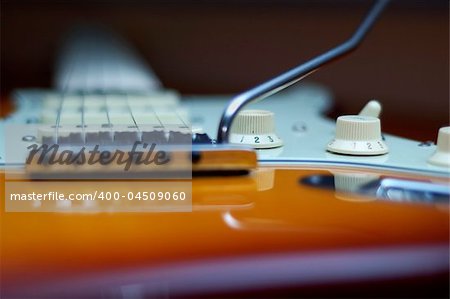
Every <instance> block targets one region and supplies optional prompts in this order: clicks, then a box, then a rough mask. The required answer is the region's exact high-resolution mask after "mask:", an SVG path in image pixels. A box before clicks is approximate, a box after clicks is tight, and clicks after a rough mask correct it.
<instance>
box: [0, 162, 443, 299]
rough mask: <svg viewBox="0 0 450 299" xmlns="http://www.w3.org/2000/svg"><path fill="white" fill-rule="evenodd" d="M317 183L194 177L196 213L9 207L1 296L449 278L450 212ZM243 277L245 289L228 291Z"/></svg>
mask: <svg viewBox="0 0 450 299" xmlns="http://www.w3.org/2000/svg"><path fill="white" fill-rule="evenodd" d="M372 173H373V172H372ZM317 174H322V175H328V174H330V172H329V171H324V170H319V169H300V168H292V169H287V168H286V169H274V168H265V169H260V170H258V171H257V172H255V173H253V174H252V175H251V176H238V177H201V178H194V179H193V181H192V188H193V210H192V212H177V213H175V212H165V213H5V212H4V210H3V207H4V204H2V215H1V219H2V220H1V221H2V244H1V252H2V274H3V275H2V287H4V290H5V293H6V294H7V295H8V294H9V295H11V294H22V295H23V294H34V295H36V294H39V293H40V292H42V293H43V294H46V293H45V292H46V290H47V292H49V289H51V292H58V290H59V291H60V292H62V294H64V292H66V295H67V292H69V294H72V293H71V292H72V291H74V290H78V291H80V290H81V291H80V292H81V294H83V295H86V294H92V293H90V292H94V293H95V292H99V285H101V286H102V287H101V290H102V292H104V291H105V290H110V289H111V288H115V287H117V286H128V285H133V284H138V285H139V284H143V285H145V286H149V285H153V286H154V285H155V284H156V285H158V286H159V285H161V284H163V285H164V286H166V287H167V288H169V286H172V287H171V289H170V293H171V294H177V292H178V294H180V293H179V292H182V293H183V292H184V291H186V288H187V286H186V285H185V284H180V281H184V280H183V279H181V276H183V275H184V276H183V277H186V279H188V281H190V283H189V284H188V286H189V287H190V288H189V291H190V292H193V293H194V294H203V293H205V292H213V293H214V292H218V291H219V292H220V291H223V288H225V287H226V290H228V291H230V290H231V291H233V290H234V291H239V290H243V289H244V290H245V289H246V288H256V289H258V288H260V287H261V286H264V285H266V284H267V283H269V284H270V283H275V284H278V286H283V285H286V284H288V285H289V284H292V283H294V284H296V285H310V284H313V285H314V284H317V283H327V282H339V281H342V280H344V281H345V280H348V279H350V280H353V281H354V280H355V279H356V281H358V279H359V278H358V277H363V279H380V278H383V279H386V278H396V277H403V276H407V277H408V276H411V275H413V276H415V275H417V276H421V275H427V274H435V273H442V272H444V273H448V243H449V211H448V205H447V204H444V205H434V204H424V203H408V202H390V201H386V200H376V199H372V200H369V201H368V200H358V196H356V197H355V196H352V195H347V194H346V193H343V192H338V191H336V192H335V191H334V190H323V189H318V188H314V187H311V186H306V185H303V184H300V183H299V180H300V179H301V178H304V177H307V176H311V175H317ZM375 174H376V173H375ZM376 175H381V174H376ZM384 175H386V174H384ZM413 179H419V178H418V177H413ZM3 181H4V176H2V183H3ZM442 182H443V183H447V184H448V181H447V182H446V181H442V180H441V183H442ZM87 184H89V183H88V182H87ZM95 184H96V185H95V186H98V188H99V189H101V183H99V182H96V183H95ZM99 184H100V185H99ZM91 187H92V186H91ZM67 188H68V190H70V183H68V185H67ZM78 191H81V190H78ZM359 198H360V197H359ZM2 200H4V198H2ZM355 258H356V260H357V261H359V262H357V263H356V264H355ZM424 260H426V261H427V262H426V263H423V261H424ZM330 261H336V262H338V263H339V264H335V263H331V265H335V267H338V268H334V269H339V271H337V272H333V267H334V266H331V268H330ZM305 263H306V264H305ZM275 265H278V266H279V267H281V268H277V267H275ZM280 265H286V267H282V266H280ZM289 265H291V266H289ZM293 265H297V266H295V267H293ZM261 267H262V268H261ZM265 267H268V268H270V269H273V272H271V271H266V270H264V271H262V270H261V269H266V268H265ZM274 267H275V268H274ZM292 267H293V268H292ZM393 268H395V269H397V270H396V271H394V272H392V271H393V270H392V269H393ZM277 269H278V270H277ZM289 269H290V270H289ZM402 269H403V270H402ZM211 271H212V272H211ZM217 271H219V272H217ZM242 271H244V272H242ZM311 271H312V272H311ZM330 271H331V272H330ZM334 271H336V270H334ZM158 273H163V274H161V275H159V274H158ZM208 273H210V274H208ZM211 273H215V274H214V275H212V274H211ZM239 273H241V275H243V274H242V273H246V274H245V275H246V277H247V275H248V277H247V280H245V279H244V278H242V276H240V277H241V278H240V279H244V282H248V283H238V284H236V283H231V284H230V281H231V282H232V281H233V277H235V276H236V275H239ZM314 273H315V274H314ZM326 273H328V274H326ZM330 273H331V274H330ZM332 273H334V274H332ZM325 274H326V275H325ZM323 275H325V276H323ZM208 277H209V278H208ZM214 277H215V278H216V280H214V279H215V278H214ZM311 277H312V278H313V279H311ZM322 277H323V280H321V278H322ZM205 279H210V281H209V282H207V281H206V280H205ZM171 282H172V283H173V284H172V285H171V284H170V283H171ZM219 282H221V283H228V284H227V285H226V286H224V285H223V284H220V285H219ZM87 285H89V288H88V289H87V290H86V289H83V287H85V286H86V287H87ZM62 286H64V287H62ZM192 288H193V289H192ZM215 288H216V289H215ZM234 288H235V289H234ZM68 290H71V291H68ZM85 292H86V293H85ZM146 292H150V293H152V291H151V290H150V291H149V290H147V291H146ZM61 296H63V295H61ZM106 297H107V296H106Z"/></svg>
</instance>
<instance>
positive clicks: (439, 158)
mask: <svg viewBox="0 0 450 299" xmlns="http://www.w3.org/2000/svg"><path fill="white" fill-rule="evenodd" d="M428 162H429V163H430V164H433V165H436V166H443V167H450V127H443V128H440V129H439V133H438V139H437V148H436V151H435V152H434V154H433V155H432V156H431V157H430V158H429V159H428Z"/></svg>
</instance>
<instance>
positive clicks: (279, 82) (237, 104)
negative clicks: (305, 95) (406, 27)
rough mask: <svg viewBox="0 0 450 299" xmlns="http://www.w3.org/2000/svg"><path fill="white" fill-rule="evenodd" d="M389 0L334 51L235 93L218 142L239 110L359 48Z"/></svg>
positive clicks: (375, 8)
mask: <svg viewBox="0 0 450 299" xmlns="http://www.w3.org/2000/svg"><path fill="white" fill-rule="evenodd" d="M388 3H389V0H377V1H376V2H375V4H374V5H373V6H372V8H371V9H370V11H369V13H368V14H367V16H366V17H365V18H364V20H363V21H362V23H361V24H360V25H359V27H358V29H357V30H356V32H355V33H354V34H353V36H352V37H351V38H350V39H348V40H346V41H345V42H344V43H342V44H340V45H338V46H336V47H334V48H332V49H331V50H329V51H327V52H325V53H323V54H321V55H319V56H317V57H315V58H313V59H311V60H309V61H307V62H305V63H303V64H301V65H299V66H297V67H294V68H293V69H290V70H288V71H287V72H285V73H282V74H281V75H278V76H277V77H275V78H273V79H270V80H269V81H267V82H264V83H262V84H260V85H258V86H256V87H254V88H252V89H249V90H247V91H245V92H243V93H241V94H238V95H237V96H235V97H234V98H233V99H231V101H230V102H229V104H228V106H227V107H226V109H225V111H224V112H223V114H222V118H221V120H220V123H219V130H218V133H217V142H218V143H228V140H229V135H230V129H231V125H232V123H233V120H234V118H235V117H236V115H237V114H238V113H239V111H240V110H241V109H242V108H243V107H244V106H246V105H247V104H249V103H251V102H255V101H257V100H262V99H264V98H266V97H268V96H270V95H272V94H274V93H277V92H278V91H281V90H283V89H285V88H287V87H289V86H290V85H292V84H294V83H296V82H298V81H300V80H302V79H303V78H305V77H306V76H308V75H310V74H311V73H313V72H315V71H316V70H318V69H319V68H320V67H321V66H323V65H325V64H327V63H329V62H331V61H334V60H336V59H338V58H340V57H342V56H344V55H345V54H347V53H349V52H351V51H353V50H355V49H356V48H357V47H358V46H359V45H360V44H361V42H362V40H363V39H364V37H365V36H366V34H367V32H368V31H369V30H370V29H371V28H372V26H373V24H374V23H375V21H376V19H377V18H378V17H379V15H380V14H381V12H382V11H383V10H384V8H385V7H386V5H387V4H388Z"/></svg>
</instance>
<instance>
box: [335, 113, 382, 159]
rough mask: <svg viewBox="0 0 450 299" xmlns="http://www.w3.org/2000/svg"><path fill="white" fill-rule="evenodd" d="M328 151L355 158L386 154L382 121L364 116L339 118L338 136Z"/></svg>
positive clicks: (337, 124) (337, 125) (337, 123)
mask: <svg viewBox="0 0 450 299" xmlns="http://www.w3.org/2000/svg"><path fill="white" fill-rule="evenodd" d="M327 150H328V151H330V152H333V153H338V154H345V155H353V156H372V155H382V154H386V153H387V152H388V147H387V145H386V143H385V142H384V141H383V139H382V137H381V125H380V119H379V118H376V117H372V116H364V115H344V116H340V117H338V119H337V121H336V136H335V138H334V139H333V140H332V141H331V142H330V143H329V144H328V146H327Z"/></svg>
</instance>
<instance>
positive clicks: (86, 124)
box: [0, 1, 450, 298]
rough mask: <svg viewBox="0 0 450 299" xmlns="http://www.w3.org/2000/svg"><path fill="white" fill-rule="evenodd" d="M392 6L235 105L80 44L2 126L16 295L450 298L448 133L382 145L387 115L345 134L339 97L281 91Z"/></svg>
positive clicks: (113, 50) (6, 287)
mask: <svg viewBox="0 0 450 299" xmlns="http://www.w3.org/2000/svg"><path fill="white" fill-rule="evenodd" d="M386 3H387V1H377V2H376V3H375V5H374V6H373V8H372V9H371V10H370V12H369V14H368V15H367V17H366V18H365V19H364V21H363V22H362V24H361V26H360V27H359V28H358V30H357V31H356V32H355V34H354V35H353V36H352V37H351V38H350V39H349V40H347V41H346V42H344V43H343V44H341V45H339V46H337V47H336V48H334V49H332V50H330V51H328V52H326V53H324V54H322V55H319V56H318V57H316V58H314V59H312V60H310V61H308V62H307V63H305V64H302V65H300V66H298V67H295V68H293V69H291V70H289V71H288V72H286V73H283V74H281V75H280V76H277V77H274V78H273V79H271V80H269V81H267V82H265V83H263V84H261V85H259V86H257V87H255V88H253V89H250V90H248V91H246V92H244V93H242V94H240V95H238V96H236V97H234V98H233V99H232V100H231V101H230V100H229V98H230V97H229V96H227V95H206V96H205V95H203V96H196V95H190V96H186V95H180V94H178V93H177V92H176V91H174V90H168V89H165V88H164V87H163V86H162V84H161V83H160V82H159V80H158V79H157V77H156V75H155V74H154V73H153V72H152V71H151V69H150V68H148V67H146V66H145V63H144V62H143V61H142V59H140V58H139V57H138V56H137V55H136V53H134V51H133V50H132V48H131V47H130V46H129V45H128V44H127V43H126V42H125V41H124V40H122V39H118V38H116V37H115V36H114V34H112V33H111V32H108V31H105V30H102V29H98V28H97V29H95V28H81V29H80V28H79V29H77V30H75V31H74V32H73V34H72V35H71V38H69V39H68V44H67V45H66V47H65V48H64V49H63V51H62V54H61V56H60V59H59V64H58V69H57V72H56V75H55V84H54V88H53V89H52V90H42V89H21V90H16V91H15V93H14V94H13V96H12V102H13V106H14V109H12V110H11V111H9V113H8V116H7V117H5V118H4V119H2V120H1V121H0V126H1V127H0V128H1V130H0V134H2V135H1V137H2V138H1V140H2V144H1V147H0V165H1V167H2V170H3V171H2V174H1V180H2V185H3V186H4V193H3V195H2V213H1V221H2V245H1V267H2V278H1V279H2V284H1V285H2V286H1V288H2V291H1V294H2V298H3V297H4V298H155V297H156V298H159V297H164V298H167V297H195V298H197V297H235V296H241V297H256V296H262V297H283V296H291V297H292V296H307V297H330V296H344V297H347V296H357V297H361V296H371V297H379V296H390V297H391V296H397V295H398V296H407V297H409V296H425V297H432V296H442V294H448V275H449V196H450V187H449V184H450V141H449V140H450V139H449V138H450V137H449V136H450V129H449V128H450V127H446V128H441V129H440V130H439V136H438V141H437V144H436V145H435V144H430V143H427V144H424V143H420V142H418V141H415V140H409V139H405V138H401V137H397V136H393V135H389V134H383V133H382V130H381V128H382V126H381V125H382V102H379V101H376V100H372V101H368V103H367V105H366V106H365V107H361V108H362V110H361V111H355V112H354V113H355V114H354V115H346V116H340V117H339V118H338V119H337V120H331V119H328V118H326V116H325V113H326V112H327V111H328V110H329V109H330V107H331V106H332V102H333V95H332V92H331V91H330V90H328V89H327V88H326V87H324V86H321V85H318V84H313V83H301V84H298V86H293V87H290V88H288V89H286V90H284V91H281V89H284V88H286V87H288V86H290V85H292V84H293V83H295V82H297V81H299V80H300V79H303V78H304V77H305V76H307V75H308V74H310V73H312V72H314V71H315V70H316V69H317V68H319V67H320V66H323V65H324V64H326V63H328V62H330V61H332V60H335V59H336V58H338V57H340V56H342V55H344V54H347V53H348V52H349V51H352V50H353V49H355V48H356V47H357V46H358V45H359V43H360V42H361V40H362V39H363V38H364V36H365V35H366V33H367V31H368V30H369V29H370V27H371V26H372V24H373V23H374V22H375V20H376V18H377V17H378V15H379V14H380V13H381V11H382V10H383V8H384V7H385V5H386ZM268 96H270V98H268V99H266V100H265V101H259V102H257V103H255V100H261V99H263V98H265V97H268ZM247 105H248V106H247ZM246 106H247V108H249V109H243V108H244V107H246ZM224 107H225V110H224Z"/></svg>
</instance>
